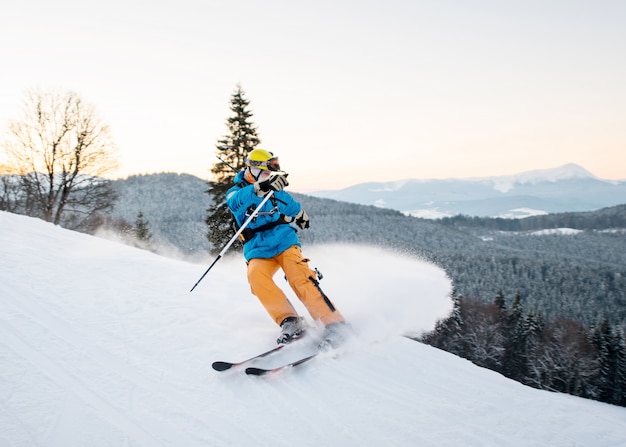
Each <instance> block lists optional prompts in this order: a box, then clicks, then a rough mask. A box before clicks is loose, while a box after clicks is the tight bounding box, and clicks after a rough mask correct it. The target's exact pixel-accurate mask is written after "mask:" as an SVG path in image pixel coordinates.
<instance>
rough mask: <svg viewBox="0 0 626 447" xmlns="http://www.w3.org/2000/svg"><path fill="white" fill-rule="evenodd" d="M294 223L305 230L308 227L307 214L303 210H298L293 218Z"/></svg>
mask: <svg viewBox="0 0 626 447" xmlns="http://www.w3.org/2000/svg"><path fill="white" fill-rule="evenodd" d="M293 221H294V222H295V224H296V225H297V226H298V227H300V229H302V230H305V229H307V228H309V215H308V214H307V213H306V211H304V210H302V209H301V210H300V212H299V213H298V214H296V217H294V218H293Z"/></svg>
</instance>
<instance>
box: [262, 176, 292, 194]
mask: <svg viewBox="0 0 626 447" xmlns="http://www.w3.org/2000/svg"><path fill="white" fill-rule="evenodd" d="M288 185H289V182H288V181H287V174H284V173H274V172H272V173H271V175H270V177H269V178H268V179H266V180H262V181H259V182H256V183H255V184H254V192H255V193H256V195H257V196H259V197H262V196H264V195H265V194H267V193H268V192H270V191H280V190H282V189H283V188H284V187H285V186H288Z"/></svg>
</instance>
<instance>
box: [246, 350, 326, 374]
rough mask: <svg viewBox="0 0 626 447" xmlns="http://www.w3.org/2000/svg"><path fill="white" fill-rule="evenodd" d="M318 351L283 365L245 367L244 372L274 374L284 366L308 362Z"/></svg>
mask: <svg viewBox="0 0 626 447" xmlns="http://www.w3.org/2000/svg"><path fill="white" fill-rule="evenodd" d="M318 354H319V352H316V353H315V354H312V355H308V356H306V357H302V358H301V359H299V360H295V361H293V362H289V363H286V364H284V365H281V366H277V367H275V368H268V369H265V368H255V367H253V366H251V367H248V368H246V374H248V375H249V376H265V375H267V374H274V373H277V372H278V371H282V370H283V369H285V368H291V367H294V366H298V365H301V364H303V363H304V362H308V361H309V360H311V359H312V358H314V357H315V356H316V355H318Z"/></svg>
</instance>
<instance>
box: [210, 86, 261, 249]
mask: <svg viewBox="0 0 626 447" xmlns="http://www.w3.org/2000/svg"><path fill="white" fill-rule="evenodd" d="M249 105H250V101H249V100H248V99H246V97H245V92H244V91H243V90H242V88H241V85H237V88H236V90H235V93H233V95H232V96H231V100H230V110H231V111H232V112H233V115H232V116H230V117H229V118H228V120H227V121H226V125H227V127H228V130H229V132H230V133H229V134H228V135H226V136H224V137H222V138H221V139H219V140H218V142H217V145H216V148H217V151H216V154H217V157H218V158H219V161H218V162H216V163H215V164H214V165H213V168H212V169H211V173H212V174H213V175H214V177H215V180H214V181H210V182H208V184H209V189H208V190H207V193H208V194H209V195H210V196H211V200H212V204H211V205H210V206H209V208H208V209H207V217H206V219H205V222H206V224H207V227H208V232H207V239H208V240H209V242H210V243H211V245H212V247H213V248H212V252H213V253H218V252H219V251H220V249H221V247H223V246H224V245H226V244H227V243H228V241H229V240H230V239H231V237H232V236H233V228H232V224H233V217H232V215H231V213H230V210H229V209H228V206H226V201H225V198H226V192H227V191H228V189H229V188H230V187H231V186H232V185H233V179H234V178H235V175H236V174H237V172H239V171H240V170H242V169H243V168H244V167H245V161H246V157H247V156H248V154H249V153H250V152H251V151H252V150H253V149H254V148H256V147H257V146H258V145H259V144H260V143H261V140H260V139H259V137H258V135H257V128H256V127H255V126H254V124H253V122H252V121H251V118H252V116H253V114H252V112H251V111H250V110H249V108H248V107H249Z"/></svg>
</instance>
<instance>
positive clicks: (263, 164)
mask: <svg viewBox="0 0 626 447" xmlns="http://www.w3.org/2000/svg"><path fill="white" fill-rule="evenodd" d="M248 164H249V165H250V166H252V167H256V168H259V169H267V170H268V171H280V164H279V163H278V157H274V158H270V159H269V160H266V161H259V160H249V161H248Z"/></svg>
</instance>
